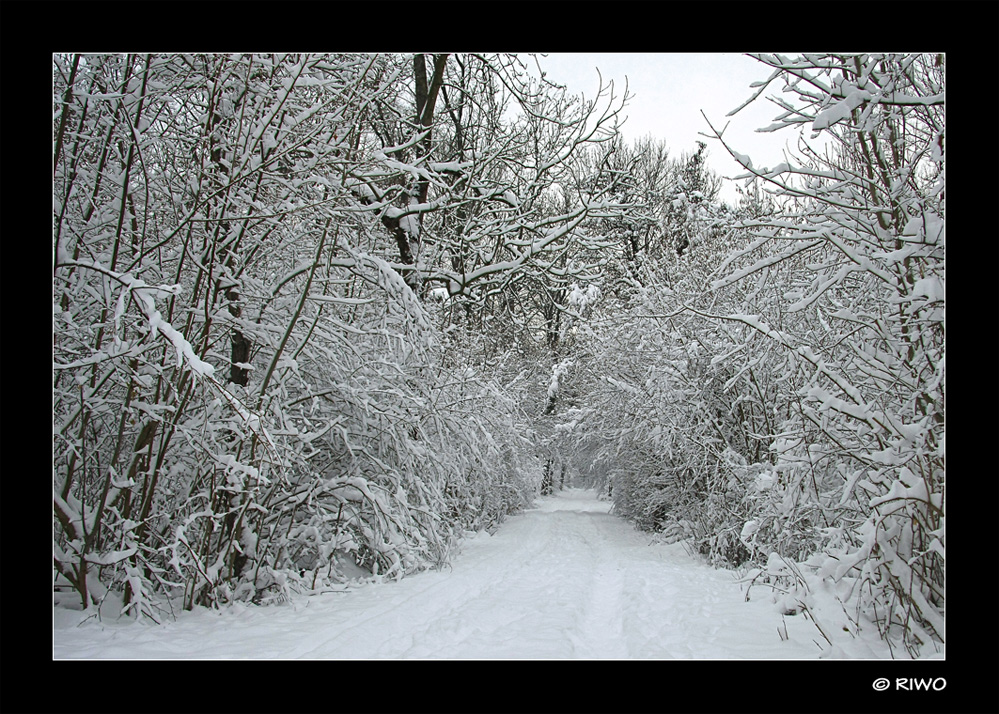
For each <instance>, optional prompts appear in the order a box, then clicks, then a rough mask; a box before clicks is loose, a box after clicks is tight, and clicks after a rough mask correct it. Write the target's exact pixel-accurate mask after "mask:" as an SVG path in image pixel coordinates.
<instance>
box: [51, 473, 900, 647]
mask: <svg viewBox="0 0 999 714" xmlns="http://www.w3.org/2000/svg"><path fill="white" fill-rule="evenodd" d="M609 509H610V504H609V503H608V502H605V501H600V500H598V499H597V498H596V494H595V493H594V492H593V491H583V490H572V489H570V490H566V491H563V492H561V493H559V494H557V495H556V496H552V497H547V498H542V499H539V500H538V501H537V503H536V507H535V508H534V509H533V510H529V511H526V512H524V513H521V514H518V515H516V516H512V517H511V518H509V519H508V520H507V521H506V522H505V523H504V524H503V525H502V526H501V527H500V528H499V530H497V532H496V533H495V534H493V535H489V534H487V533H480V534H478V535H476V536H474V537H472V538H470V539H468V540H466V541H465V542H464V543H463V545H462V548H461V552H460V553H459V554H458V555H457V556H456V557H455V558H454V560H453V565H452V567H451V568H450V569H447V568H445V569H444V570H443V571H441V572H424V573H420V574H417V575H412V576H410V577H407V578H405V579H403V580H402V581H398V582H371V583H364V584H359V585H358V586H357V587H355V588H352V589H351V590H350V591H348V592H345V593H327V594H324V595H314V596H311V597H305V596H302V597H301V598H299V599H296V600H294V601H292V602H291V603H287V604H284V605H276V606H270V607H256V606H252V605H246V606H242V605H236V606H234V607H232V608H228V609H224V610H221V611H209V610H199V611H195V612H181V613H179V615H178V618H177V620H176V621H168V622H166V623H164V624H162V625H155V624H147V623H142V622H134V621H131V620H129V619H127V618H121V619H117V618H115V617H114V616H108V615H105V616H104V617H102V618H101V619H100V620H98V618H96V617H93V616H91V614H90V613H81V612H78V611H72V610H66V609H62V608H56V609H55V617H54V637H53V654H54V657H55V658H56V659H77V658H84V659H90V658H117V659H130V660H131V659H168V658H169V659H172V658H187V659H326V658H341V659H815V658H817V657H819V656H820V654H822V652H823V650H822V648H820V646H819V644H818V643H822V645H823V646H825V641H824V640H823V638H822V636H821V635H820V634H819V632H818V630H817V629H816V627H815V626H814V625H813V624H812V622H811V621H809V620H808V619H806V617H805V616H804V615H795V616H782V615H781V613H780V612H779V610H778V608H777V605H776V604H775V603H774V601H773V593H772V592H771V590H770V589H769V587H767V586H761V585H756V586H753V587H752V588H751V589H750V590H749V596H750V599H749V600H748V601H747V599H746V594H747V593H746V588H747V586H746V585H745V584H740V583H738V582H737V580H736V575H735V574H734V573H732V572H729V571H724V570H717V569H714V568H711V567H709V566H707V565H704V564H702V563H700V562H698V561H697V560H696V559H694V558H692V557H691V556H690V555H689V554H688V553H687V552H686V551H685V550H684V548H683V546H682V545H680V544H670V545H667V544H661V543H656V542H654V541H653V538H652V536H650V535H649V534H646V533H642V532H639V531H637V530H636V529H635V528H634V527H633V526H632V525H630V524H629V523H627V522H626V521H624V520H622V519H620V518H618V517H616V516H614V515H612V514H610V513H609ZM826 649H827V650H829V648H828V647H827V646H826ZM826 654H827V656H828V654H830V652H827V653H826ZM831 654H832V655H833V656H838V657H847V658H882V657H883V658H888V657H890V656H891V654H890V652H889V650H888V649H887V647H886V646H884V645H883V644H882V643H881V642H880V640H878V639H877V636H876V633H871V636H870V637H864V638H862V639H856V640H855V639H852V638H847V639H844V641H843V642H837V647H836V648H835V649H833V650H831ZM897 654H898V653H897V652H896V655H897Z"/></svg>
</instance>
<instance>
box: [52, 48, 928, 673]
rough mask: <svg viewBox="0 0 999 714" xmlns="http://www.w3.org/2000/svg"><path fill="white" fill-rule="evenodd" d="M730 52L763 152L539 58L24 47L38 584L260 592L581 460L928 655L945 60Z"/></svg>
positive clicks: (112, 591) (391, 554)
mask: <svg viewBox="0 0 999 714" xmlns="http://www.w3.org/2000/svg"><path fill="white" fill-rule="evenodd" d="M754 58H755V59H756V60H757V61H758V63H759V81H758V82H756V83H755V84H753V86H751V87H747V88H746V92H745V95H744V96H738V97H732V106H733V107H736V106H738V105H739V103H740V102H742V101H743V100H747V98H748V100H747V102H746V104H748V103H749V102H769V103H771V104H772V106H773V114H774V119H773V124H772V125H770V126H767V127H760V129H761V130H764V131H770V132H783V133H784V134H786V135H787V136H788V137H789V139H790V143H792V144H794V145H796V146H797V150H796V151H793V152H788V154H787V156H786V161H785V162H784V163H781V164H780V165H778V166H774V167H760V166H756V165H754V163H753V157H751V156H744V155H742V154H740V153H738V152H739V147H737V146H731V145H730V144H729V142H728V140H727V138H726V136H725V131H724V125H723V122H722V123H718V122H717V120H716V119H715V118H713V117H712V118H711V121H709V120H708V119H707V118H705V124H704V134H705V136H704V140H703V141H700V142H697V143H695V144H694V145H692V146H677V147H674V146H666V145H665V144H664V143H663V142H662V141H659V140H657V139H655V138H654V137H651V136H650V137H647V138H644V139H638V140H633V141H630V142H629V141H625V139H624V138H623V137H622V136H621V134H620V133H619V131H618V124H619V121H620V119H621V117H622V116H623V115H624V114H625V113H626V111H627V100H628V95H627V92H626V91H625V90H624V88H622V87H617V86H613V85H610V84H608V85H607V86H605V87H603V88H602V90H601V92H600V93H599V95H598V96H597V97H596V98H595V99H593V100H587V99H585V98H583V97H581V96H575V95H573V94H571V93H570V92H569V91H568V90H567V89H566V88H564V87H562V86H560V85H558V84H556V83H554V82H552V81H550V80H549V79H547V78H546V77H545V76H544V75H543V74H542V71H543V70H544V62H545V58H544V57H543V56H533V55H485V54H481V55H480V54H449V55H446V54H432V55H431V54H416V55H404V54H384V55H362V54H345V55H336V54H323V55H305V54H287V55H275V54H240V55H221V54H209V55H195V54H192V55H181V54H162V55H160V54H107V55H90V54H84V55H79V54H55V55H53V56H52V61H53V66H52V80H53V85H52V88H53V93H52V102H53V106H52V108H53V113H52V140H53V177H52V186H53V204H52V206H53V208H52V211H53V216H52V235H53V275H52V288H53V290H52V328H53V329H52V340H53V373H52V411H53V414H52V418H53V440H52V457H53V469H52V473H53V513H52V515H53V520H52V525H53V551H54V557H53V590H54V604H55V607H56V609H60V608H68V609H73V610H84V611H87V610H89V609H92V608H100V607H101V606H102V605H104V610H103V612H104V613H105V616H107V612H108V609H107V604H108V603H114V613H113V614H114V616H115V617H119V616H120V617H123V618H131V619H133V620H136V621H144V622H149V623H165V622H168V621H171V620H173V619H175V618H176V617H178V615H180V614H181V613H183V612H186V611H197V610H199V609H205V608H207V609H212V610H218V609H226V608H231V607H233V606H234V605H236V604H242V605H246V606H259V607H260V608H262V609H263V608H267V607H270V608H272V609H276V608H277V607H278V606H280V605H281V604H282V603H287V602H289V601H292V600H294V599H296V598H303V597H308V596H310V595H315V594H318V593H323V592H328V591H330V590H335V589H336V588H338V587H341V586H342V585H343V583H345V582H347V581H348V580H350V579H352V578H356V577H358V574H361V575H363V576H369V577H374V578H378V579H380V580H382V579H383V580H387V581H395V580H402V579H405V578H406V576H410V575H414V574H417V573H421V572H423V571H433V570H441V569H446V568H448V567H449V566H450V564H451V562H452V558H453V556H454V554H455V553H457V552H458V551H459V550H460V548H461V544H462V542H463V541H464V540H465V539H466V538H467V536H468V534H469V533H481V532H487V533H494V532H496V531H497V530H500V531H501V530H502V527H503V524H504V523H505V522H506V521H507V519H508V518H509V517H511V516H513V515H515V514H517V513H519V512H521V511H523V510H524V509H526V508H529V507H531V505H532V504H533V503H534V501H535V499H536V498H539V497H546V496H552V495H557V494H559V493H560V492H563V491H565V490H566V489H570V488H582V489H594V490H595V491H596V492H597V493H598V494H599V496H600V498H601V499H602V500H603V501H606V502H608V503H609V504H610V506H609V507H610V508H612V512H613V513H614V514H616V515H617V516H619V517H621V518H624V519H626V520H627V521H628V522H630V523H632V524H634V526H635V527H636V528H637V529H638V530H639V531H640V532H642V533H645V534H648V535H649V536H650V537H652V536H654V537H655V538H657V539H658V541H659V542H663V543H682V544H683V545H684V547H685V548H687V549H688V550H689V552H690V553H691V554H693V555H695V556H696V557H697V558H698V559H700V560H701V561H702V562H704V563H707V564H710V565H711V566H714V567H716V568H720V569H727V570H730V571H735V572H736V573H738V574H739V577H740V578H741V579H742V582H744V583H752V585H753V587H754V588H757V589H767V590H773V591H774V592H779V593H781V594H782V597H783V601H784V602H786V603H789V604H788V605H787V606H786V607H787V608H788V613H789V614H795V613H796V612H798V611H802V610H803V611H805V614H806V615H807V610H808V608H809V603H810V600H809V598H810V597H811V594H812V593H814V592H818V591H819V590H822V592H825V593H831V594H832V596H833V597H834V598H835V600H836V602H837V603H838V604H839V607H840V610H841V612H840V614H841V615H843V616H844V618H843V619H844V622H845V623H846V624H845V626H844V627H843V628H840V629H843V630H845V631H846V633H848V634H849V636H854V637H857V636H862V635H864V636H866V635H870V634H871V633H875V635H874V636H875V637H876V638H878V639H879V641H884V642H885V643H887V644H888V645H890V647H891V648H892V651H893V652H894V653H895V656H899V657H906V658H908V657H911V658H920V657H928V656H933V655H939V654H940V653H942V652H943V651H944V643H945V635H946V633H945V626H944V625H945V587H944V584H945V544H946V537H945V533H946V529H945V510H946V509H945V506H946V498H945V491H946V479H945V473H946V468H945V453H946V450H945V418H944V413H945V412H944V404H945V364H946V359H945V347H946V343H945V321H944V313H945V299H944V298H945V200H944V199H945V177H946V174H945V163H944V162H945V155H946V142H945V122H944V111H945V81H944V75H945V69H946V67H945V57H944V55H941V54H887V55H879V54H822V55H808V54H805V55H794V56H784V55H778V54H760V55H754ZM743 106H746V105H743ZM737 111H738V109H736V110H734V111H733V114H735V113H736V112H737ZM819 140H821V141H819ZM820 146H821V149H820V148H816V147H820ZM708 152H711V153H716V152H725V153H728V154H730V155H732V156H733V157H735V159H736V160H737V161H738V162H739V163H740V164H741V165H742V166H743V168H744V171H743V173H742V174H741V175H739V176H736V177H734V180H735V182H736V185H737V186H738V191H739V194H738V195H739V196H740V198H739V200H738V201H737V202H735V203H734V204H733V203H732V202H726V201H723V200H722V199H721V198H720V190H721V186H722V182H723V178H722V177H721V176H719V175H717V174H715V173H714V172H713V171H711V170H709V169H708V168H707V166H706V163H705V157H706V156H707V155H708ZM734 587H736V586H734ZM814 628H815V637H816V639H817V640H819V642H820V643H826V642H828V643H829V644H831V638H832V634H831V633H828V632H822V622H821V621H820V618H815V624H814ZM841 634H842V633H841Z"/></svg>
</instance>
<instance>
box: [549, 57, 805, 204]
mask: <svg viewBox="0 0 999 714" xmlns="http://www.w3.org/2000/svg"><path fill="white" fill-rule="evenodd" d="M538 59H539V61H540V63H541V68H542V69H543V70H544V71H545V72H546V73H547V76H548V78H549V79H551V80H553V81H555V82H558V83H559V84H564V85H566V87H567V89H568V90H569V91H570V92H572V93H573V94H584V95H585V96H586V98H587V99H592V98H593V97H594V96H595V95H596V92H597V88H598V86H599V81H600V79H599V76H598V74H597V68H598V67H599V69H600V74H601V76H602V77H603V80H604V82H605V83H606V82H609V81H611V80H613V81H614V90H615V94H616V95H620V93H621V92H623V91H624V82H625V77H627V81H628V92H629V93H630V94H632V95H633V98H632V99H631V101H630V102H629V103H628V106H626V107H625V109H624V112H623V113H624V114H625V115H627V116H628V120H627V121H626V122H625V124H624V126H623V128H622V133H623V135H624V137H625V139H626V140H627V141H633V140H634V139H637V138H639V137H642V136H646V135H652V136H653V137H655V138H658V139H662V140H664V141H665V142H666V145H667V146H668V147H669V148H670V153H671V155H672V156H679V155H680V154H681V153H683V152H685V151H693V150H695V149H696V144H695V142H696V141H698V140H699V139H700V140H702V141H704V142H705V143H706V144H707V145H708V152H709V156H708V165H709V166H710V168H712V169H713V170H714V171H716V172H717V173H718V174H720V175H722V176H737V175H739V174H740V173H744V170H743V169H742V167H740V166H739V165H738V164H737V163H735V161H734V160H733V159H732V158H731V157H730V156H729V155H728V153H727V152H726V151H725V149H724V148H723V147H722V146H721V144H719V143H718V142H717V141H712V140H708V139H705V138H704V137H702V136H699V132H704V133H710V129H709V128H708V125H707V123H706V122H705V121H704V117H702V116H701V113H700V112H701V110H703V111H704V113H705V114H706V115H707V117H708V118H709V119H710V120H711V122H712V124H714V125H715V127H716V128H718V129H719V130H720V129H721V128H722V127H724V126H725V123H726V122H729V127H728V129H727V130H726V132H725V140H726V142H728V144H729V145H730V146H731V147H732V149H733V150H735V151H737V152H739V153H740V154H746V155H748V156H749V157H750V158H751V159H752V161H753V165H754V166H757V167H763V166H776V165H777V164H779V163H781V162H782V161H783V160H784V158H783V154H782V149H783V148H784V146H785V144H788V143H790V146H791V147H792V148H793V147H794V145H795V142H796V139H797V137H796V134H792V133H791V130H788V129H784V130H781V131H779V132H775V133H758V132H756V131H755V130H756V129H758V128H760V127H764V126H769V125H770V124H772V123H773V119H774V117H775V116H776V115H777V114H778V113H779V110H778V108H777V107H776V106H774V105H773V104H772V103H771V102H768V101H767V100H766V96H767V95H768V94H771V93H774V92H776V91H779V89H780V86H781V85H779V84H777V83H774V84H772V85H771V86H770V87H769V88H768V89H767V90H766V91H765V92H764V94H763V95H761V96H760V97H759V98H757V99H756V101H755V102H753V104H751V105H749V106H748V107H746V108H745V109H743V110H742V111H741V112H739V113H738V114H736V115H735V116H734V117H731V118H728V117H726V116H725V115H726V114H728V113H729V112H730V111H732V110H733V109H735V108H736V107H738V106H739V105H740V104H742V103H743V102H744V101H746V100H747V99H748V98H749V97H751V96H752V95H753V93H754V92H756V91H757V90H756V89H753V88H751V87H750V86H749V85H750V84H752V83H753V82H755V81H762V80H766V79H767V77H769V75H770V71H769V70H768V68H767V67H766V66H764V65H763V64H761V63H759V62H757V61H756V60H754V59H752V58H750V57H746V56H745V55H740V54H734V53H709V54H680V53H662V54H652V53H630V54H620V53H618V54H584V53H571V54H570V53H551V54H549V55H548V56H547V57H539V58H538ZM722 198H723V199H725V200H727V201H729V202H730V203H734V202H735V201H736V199H737V194H736V193H735V190H734V188H733V186H732V182H731V181H726V182H725V188H724V189H723V190H722Z"/></svg>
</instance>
